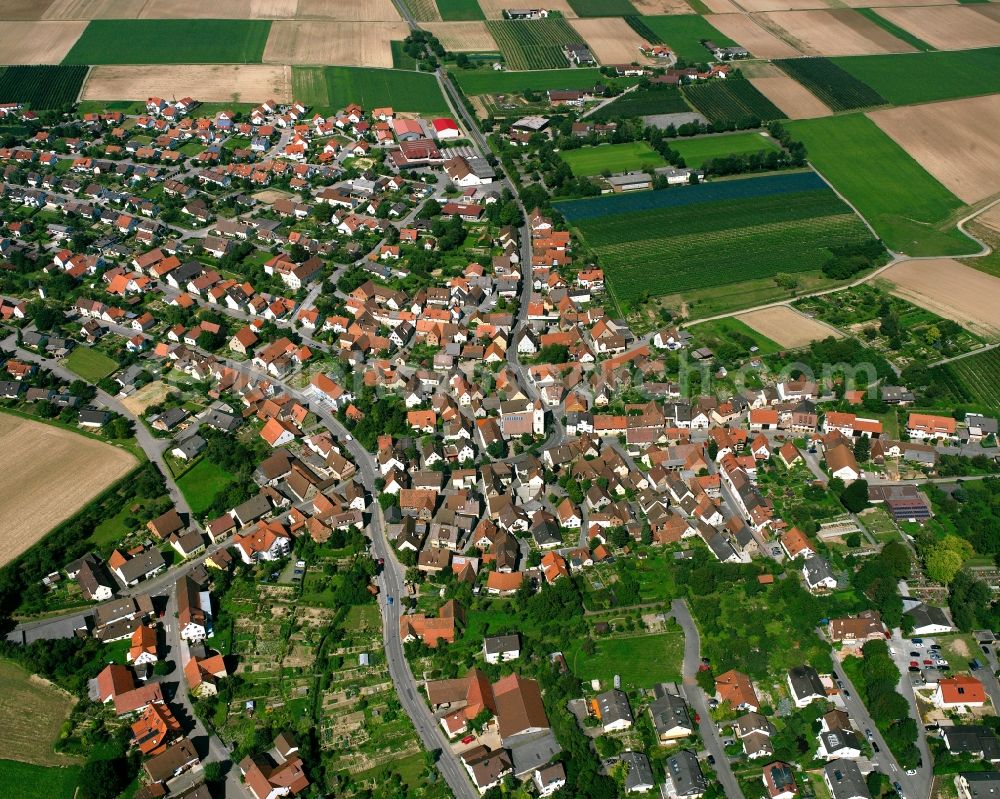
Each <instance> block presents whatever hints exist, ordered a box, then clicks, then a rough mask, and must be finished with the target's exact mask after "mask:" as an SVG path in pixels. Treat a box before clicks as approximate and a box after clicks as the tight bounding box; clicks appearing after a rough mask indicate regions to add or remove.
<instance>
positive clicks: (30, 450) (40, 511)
mask: <svg viewBox="0 0 1000 799" xmlns="http://www.w3.org/2000/svg"><path fill="white" fill-rule="evenodd" d="M0 452H3V453H4V468H3V469H0V519H3V524H2V525H0V545H2V550H0V552H2V554H0V566H2V565H3V564H5V563H9V562H10V561H12V560H14V558H16V557H17V556H18V555H20V554H21V553H22V552H24V551H25V550H26V549H28V548H29V547H31V546H32V545H33V544H34V543H35V542H37V541H38V540H40V539H41V538H42V537H43V536H44V535H45V534H46V533H47V532H48V531H49V530H51V529H52V528H53V527H55V526H56V525H57V524H59V523H60V522H62V521H65V520H66V519H67V518H69V517H70V516H72V515H73V514H74V513H76V512H77V511H78V510H80V508H82V507H83V506H84V505H85V504H87V502H88V501H90V499H92V498H93V497H94V496H95V495H96V494H99V493H100V492H101V491H102V490H104V489H105V488H107V486H108V485H110V484H111V483H113V482H114V481H115V480H118V479H119V478H120V477H122V476H124V475H125V474H126V473H128V472H129V470H131V469H132V468H133V467H134V466H135V464H136V460H135V458H134V457H133V456H132V455H130V454H129V453H128V452H125V451H124V450H121V449H118V448H117V447H113V446H111V445H110V444H105V443H103V442H101V441H95V440H94V439H92V438H87V437H86V436H81V435H77V434H76V433H73V432H71V431H69V430H63V429H61V428H58V427H54V426H52V425H48V424H44V423H42V422H34V421H31V420H28V419H21V418H19V417H16V416H10V415H8V414H0Z"/></svg>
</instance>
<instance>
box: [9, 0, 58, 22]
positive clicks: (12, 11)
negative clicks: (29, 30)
mask: <svg viewBox="0 0 1000 799" xmlns="http://www.w3.org/2000/svg"><path fill="white" fill-rule="evenodd" d="M51 4H52V0H0V19H42V18H44V17H45V12H46V11H47V10H48V8H49V6H50V5H51Z"/></svg>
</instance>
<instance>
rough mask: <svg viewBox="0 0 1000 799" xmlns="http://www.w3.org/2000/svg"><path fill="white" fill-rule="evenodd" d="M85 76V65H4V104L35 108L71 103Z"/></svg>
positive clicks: (0, 84) (0, 95)
mask: <svg viewBox="0 0 1000 799" xmlns="http://www.w3.org/2000/svg"><path fill="white" fill-rule="evenodd" d="M85 77H87V68H86V67H85V66H76V67H58V66H11V67H0V103H27V104H28V105H29V106H30V107H31V108H33V109H35V110H39V109H45V108H60V107H61V106H64V105H71V104H72V103H74V102H76V96H77V94H79V92H80V87H81V86H82V85H83V79H84V78H85Z"/></svg>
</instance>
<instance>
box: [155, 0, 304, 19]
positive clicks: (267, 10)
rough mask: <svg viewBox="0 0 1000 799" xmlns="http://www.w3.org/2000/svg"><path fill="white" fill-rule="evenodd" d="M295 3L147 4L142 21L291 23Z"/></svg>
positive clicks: (160, 0) (198, 0) (172, 0)
mask: <svg viewBox="0 0 1000 799" xmlns="http://www.w3.org/2000/svg"><path fill="white" fill-rule="evenodd" d="M297 7H298V3H297V2H296V0H213V1H212V2H211V3H205V2H202V0H149V2H147V3H146V7H145V8H144V9H143V10H142V13H141V14H139V16H140V17H142V18H143V19H291V18H292V17H294V16H295V11H296V8H297Z"/></svg>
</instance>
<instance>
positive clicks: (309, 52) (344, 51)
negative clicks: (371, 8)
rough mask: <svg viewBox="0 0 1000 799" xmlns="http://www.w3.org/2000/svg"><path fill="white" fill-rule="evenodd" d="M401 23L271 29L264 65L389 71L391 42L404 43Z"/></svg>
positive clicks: (282, 24) (280, 23) (308, 24)
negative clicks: (311, 65) (300, 65)
mask: <svg viewBox="0 0 1000 799" xmlns="http://www.w3.org/2000/svg"><path fill="white" fill-rule="evenodd" d="M409 33H410V29H409V28H408V27H407V26H406V24H405V23H403V22H299V21H294V22H293V21H284V20H278V21H277V22H275V23H273V24H272V25H271V33H270V35H269V36H268V37H267V46H266V47H265V48H264V61H265V62H269V63H276V64H340V65H345V66H356V67H392V48H391V45H390V44H389V43H390V42H391V41H392V40H393V39H405V38H406V37H407V36H408V35H409Z"/></svg>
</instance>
